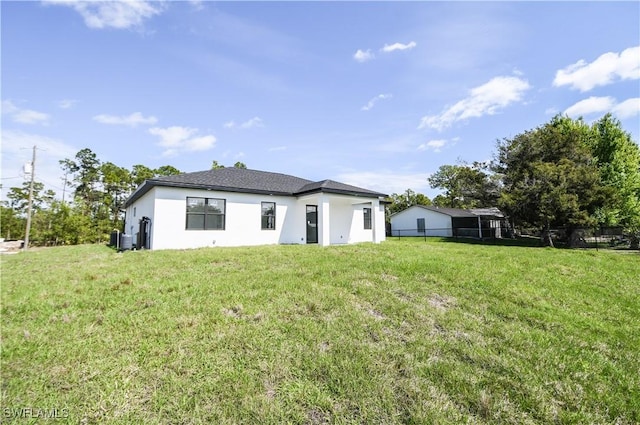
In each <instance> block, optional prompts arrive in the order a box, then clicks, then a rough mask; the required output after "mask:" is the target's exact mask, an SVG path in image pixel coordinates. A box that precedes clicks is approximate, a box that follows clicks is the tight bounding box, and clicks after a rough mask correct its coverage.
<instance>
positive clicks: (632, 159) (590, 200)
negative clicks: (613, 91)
mask: <svg viewBox="0 0 640 425" xmlns="http://www.w3.org/2000/svg"><path fill="white" fill-rule="evenodd" d="M496 148H497V149H496V153H495V155H494V158H493V160H491V161H489V162H474V163H472V164H466V163H462V164H458V165H443V166H441V167H440V168H439V169H438V171H437V172H436V173H434V174H433V175H431V176H430V177H429V179H428V180H429V184H430V186H431V187H432V188H435V189H440V190H442V193H441V194H440V195H438V196H436V197H435V198H434V199H433V200H430V199H429V198H428V197H426V196H424V195H421V194H416V193H414V192H413V191H411V190H407V191H406V192H405V193H404V194H401V195H398V194H395V193H394V194H393V195H391V199H390V200H391V204H390V205H389V206H388V212H389V213H390V214H393V213H395V212H398V211H401V210H403V209H405V208H407V207H409V206H412V205H416V204H419V205H434V206H439V207H450V208H482V207H498V208H500V210H501V211H502V212H503V213H505V214H506V215H507V216H508V217H509V219H510V221H511V223H513V224H514V226H515V227H517V228H532V229H537V230H539V231H540V234H541V239H542V242H543V243H544V244H545V245H553V240H552V238H551V232H552V230H553V229H558V228H562V229H564V230H565V231H566V233H567V235H569V242H570V243H571V242H572V239H571V235H572V234H574V230H577V229H580V228H594V227H597V226H607V227H610V226H615V227H621V228H622V229H623V231H624V232H625V233H626V234H627V235H629V237H630V240H631V246H632V248H634V249H638V245H639V244H640V148H639V147H638V145H637V144H636V143H635V142H634V141H633V140H632V139H631V135H630V134H629V133H627V132H625V131H624V129H623V128H622V126H621V124H620V121H618V120H616V119H615V118H613V116H612V115H611V114H607V115H605V116H604V117H602V118H601V119H600V120H598V121H596V122H594V123H593V124H592V125H588V124H586V123H585V122H584V121H583V120H582V119H571V118H569V117H566V116H562V115H557V116H555V117H553V118H552V119H551V120H550V121H549V122H547V123H545V124H543V125H541V126H539V127H537V128H535V129H532V130H528V131H525V132H524V133H521V134H518V135H516V136H515V137H513V138H505V139H502V140H499V141H498V142H497V146H496Z"/></svg>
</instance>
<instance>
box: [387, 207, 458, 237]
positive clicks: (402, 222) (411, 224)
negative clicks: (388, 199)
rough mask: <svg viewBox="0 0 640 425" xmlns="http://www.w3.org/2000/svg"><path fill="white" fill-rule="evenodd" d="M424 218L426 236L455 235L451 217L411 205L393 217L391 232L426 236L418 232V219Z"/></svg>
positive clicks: (395, 234) (394, 234) (397, 234)
mask: <svg viewBox="0 0 640 425" xmlns="http://www.w3.org/2000/svg"><path fill="white" fill-rule="evenodd" d="M419 218H424V221H425V224H424V226H425V229H426V236H444V237H451V236H453V231H452V229H451V217H450V216H448V215H447V214H442V213H439V212H436V211H431V210H427V209H424V208H420V207H419V206H413V207H409V208H407V209H406V210H404V211H401V212H399V213H397V214H395V215H393V217H391V234H392V235H393V236H425V234H424V233H422V232H418V219H419Z"/></svg>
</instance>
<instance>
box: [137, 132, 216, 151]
mask: <svg viewBox="0 0 640 425" xmlns="http://www.w3.org/2000/svg"><path fill="white" fill-rule="evenodd" d="M149 133H150V134H152V135H154V136H158V137H160V142H158V145H159V146H161V147H163V148H165V150H164V151H163V152H162V155H163V156H175V155H177V154H179V153H181V152H200V151H206V150H209V149H211V148H213V147H214V146H215V143H216V138H215V136H213V135H206V136H197V137H194V136H196V135H197V134H198V129H197V128H189V127H180V126H172V127H167V128H160V127H152V128H150V129H149Z"/></svg>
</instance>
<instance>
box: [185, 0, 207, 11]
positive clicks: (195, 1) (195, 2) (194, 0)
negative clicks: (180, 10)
mask: <svg viewBox="0 0 640 425" xmlns="http://www.w3.org/2000/svg"><path fill="white" fill-rule="evenodd" d="M202 1H203V0H189V4H190V5H191V6H192V7H193V8H194V10H202V9H204V5H203V4H202Z"/></svg>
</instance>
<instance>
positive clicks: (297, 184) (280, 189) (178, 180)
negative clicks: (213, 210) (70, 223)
mask: <svg viewBox="0 0 640 425" xmlns="http://www.w3.org/2000/svg"><path fill="white" fill-rule="evenodd" d="M154 186H168V187H182V188H193V189H209V190H219V191H226V192H243V193H259V194H268V195H287V196H299V195H305V194H310V193H316V192H327V193H340V194H347V195H354V196H367V197H384V196H386V195H385V194H383V193H379V192H374V191H371V190H368V189H363V188H360V187H356V186H351V185H348V184H344V183H340V182H336V181H333V180H323V181H319V182H313V181H311V180H307V179H303V178H300V177H295V176H290V175H287V174H280V173H271V172H268V171H259V170H250V169H246V168H235V167H228V168H219V169H215V170H207V171H197V172H194V173H185V174H178V175H175V176H166V177H157V178H154V179H149V180H146V181H145V182H144V183H143V184H142V185H141V186H139V187H138V188H137V189H136V190H135V191H134V192H133V193H132V194H131V196H130V197H129V199H127V201H126V202H125V207H127V206H129V205H131V204H132V203H133V202H134V201H135V200H136V199H138V198H140V197H141V196H142V195H144V194H145V193H147V192H148V191H149V190H150V189H151V188H152V187H154Z"/></svg>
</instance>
